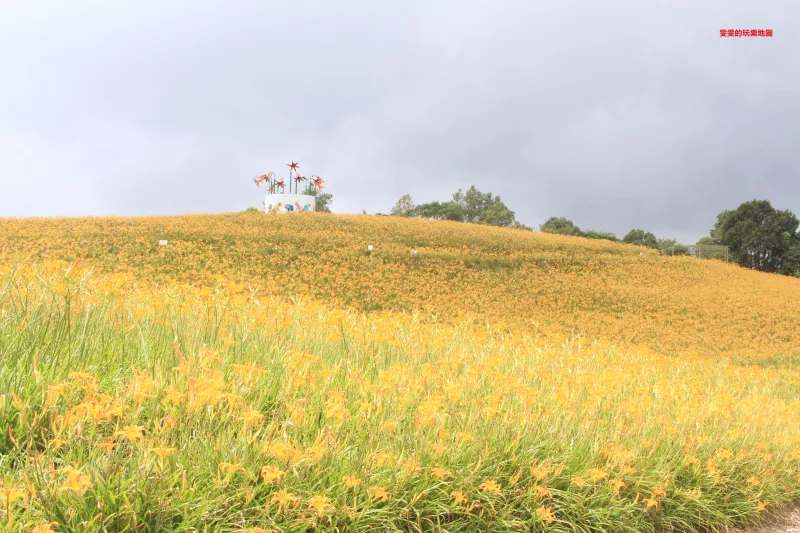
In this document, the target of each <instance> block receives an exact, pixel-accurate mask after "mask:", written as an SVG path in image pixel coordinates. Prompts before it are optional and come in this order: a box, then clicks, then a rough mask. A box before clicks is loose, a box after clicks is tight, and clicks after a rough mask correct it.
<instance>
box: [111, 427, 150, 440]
mask: <svg viewBox="0 0 800 533" xmlns="http://www.w3.org/2000/svg"><path fill="white" fill-rule="evenodd" d="M143 433H144V428H143V427H142V426H134V425H128V426H125V427H124V428H122V429H121V430H120V431H117V433H116V435H117V436H119V437H124V438H126V439H128V440H129V441H132V442H135V441H139V440H142V438H143V437H142V434H143Z"/></svg>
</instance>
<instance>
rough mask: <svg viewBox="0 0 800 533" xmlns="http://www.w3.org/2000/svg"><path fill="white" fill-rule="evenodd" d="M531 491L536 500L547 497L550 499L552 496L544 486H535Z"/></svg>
mask: <svg viewBox="0 0 800 533" xmlns="http://www.w3.org/2000/svg"><path fill="white" fill-rule="evenodd" d="M531 491H532V492H533V495H534V497H536V498H547V497H550V495H551V493H550V490H549V489H547V488H545V487H542V486H539V485H534V486H533V488H532V489H531Z"/></svg>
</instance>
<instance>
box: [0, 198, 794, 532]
mask: <svg viewBox="0 0 800 533" xmlns="http://www.w3.org/2000/svg"><path fill="white" fill-rule="evenodd" d="M161 239H164V240H168V241H169V244H168V245H167V246H160V245H159V244H158V241H159V240H161ZM369 245H372V246H373V247H374V249H373V251H372V252H371V253H369V252H368V251H367V246H369ZM412 250H417V251H418V253H417V254H416V255H414V254H412ZM0 269H1V270H2V271H1V272H0V353H2V357H1V358H0V392H2V394H3V396H2V400H0V427H2V428H4V430H3V434H2V435H0V512H3V513H4V517H5V519H6V522H7V526H8V528H9V529H10V530H21V531H29V530H33V529H34V528H35V527H39V528H40V530H39V531H46V530H47V529H46V527H47V526H46V525H47V524H52V523H55V524H57V526H58V531H86V530H89V531H95V530H102V529H103V528H105V529H106V530H108V531H120V530H131V531H157V530H169V531H202V530H208V531H217V530H220V531H270V530H280V531H337V530H338V531H574V530H576V529H578V530H582V531H672V530H684V531H685V530H695V529H699V528H706V527H727V526H731V525H733V524H739V523H744V522H749V521H755V520H758V519H760V518H762V517H764V516H766V515H768V514H769V513H770V512H771V511H772V510H774V509H776V508H779V507H780V506H781V505H784V504H786V503H788V502H791V501H795V500H797V499H798V498H799V497H800V453H798V450H800V427H798V424H797V423H796V417H797V412H798V408H800V378H799V377H798V374H797V366H798V363H800V352H799V351H798V347H800V331H799V330H800V328H798V327H797V324H799V323H800V309H799V308H798V306H797V304H796V302H798V301H800V281H799V280H795V279H790V278H785V277H779V276H773V275H766V274H760V273H755V272H749V271H745V270H743V269H740V268H738V267H735V266H731V265H725V264H722V263H719V262H715V261H698V260H694V259H691V258H671V257H669V258H668V257H660V256H658V255H657V254H655V253H653V252H652V251H648V250H642V249H639V248H635V247H631V246H627V245H621V244H615V243H610V242H606V241H592V240H585V239H578V238H570V237H560V236H553V235H542V234H535V233H530V232H524V231H518V230H508V229H499V228H489V227H480V226H473V225H464V224H456V223H446V222H429V221H421V220H406V219H396V218H391V217H368V216H333V215H324V214H312V213H304V214H299V215H295V216H264V215H261V214H259V213H250V214H231V215H215V216H205V215H204V216H184V217H152V218H81V219H48V220H44V219H4V220H0ZM365 312H366V313H365ZM54 527H55V526H54Z"/></svg>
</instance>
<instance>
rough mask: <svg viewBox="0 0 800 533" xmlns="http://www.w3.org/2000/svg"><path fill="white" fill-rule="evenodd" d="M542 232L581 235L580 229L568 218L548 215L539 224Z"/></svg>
mask: <svg viewBox="0 0 800 533" xmlns="http://www.w3.org/2000/svg"><path fill="white" fill-rule="evenodd" d="M539 229H540V230H541V231H542V232H544V233H557V234H559V235H576V236H577V235H581V229H580V228H579V227H578V226H576V225H575V224H574V223H573V222H572V221H571V220H570V219H568V218H565V217H550V218H548V219H547V220H546V221H545V223H544V224H542V225H541V226H539Z"/></svg>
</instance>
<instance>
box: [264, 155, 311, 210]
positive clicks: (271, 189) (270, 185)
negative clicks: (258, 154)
mask: <svg viewBox="0 0 800 533" xmlns="http://www.w3.org/2000/svg"><path fill="white" fill-rule="evenodd" d="M286 166H287V167H289V179H288V181H289V193H288V194H287V193H286V192H285V187H286V182H284V180H283V177H276V176H275V173H274V172H267V173H266V174H262V175H260V176H256V177H255V178H254V180H253V181H254V182H255V184H256V186H257V187H259V188H261V187H262V186H263V187H264V188H265V189H266V195H265V197H264V211H265V212H267V213H284V212H287V211H314V210H315V209H314V207H315V205H316V198H315V197H314V196H313V195H312V194H303V193H301V192H300V184H301V183H303V182H304V181H309V180H308V178H307V177H305V176H301V175H300V171H299V168H300V163H296V162H294V161H292V162H291V163H288V164H287V165H286ZM292 182H294V190H292ZM324 184H325V181H324V180H323V179H322V178H321V177H319V176H311V180H310V181H309V183H308V187H309V188H311V190H312V192H313V191H316V192H319V191H321V190H322V189H323V187H324ZM306 190H308V189H306ZM304 192H305V191H304ZM301 204H302V205H301Z"/></svg>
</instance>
